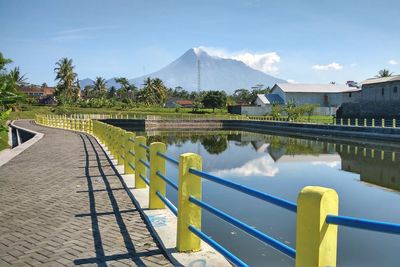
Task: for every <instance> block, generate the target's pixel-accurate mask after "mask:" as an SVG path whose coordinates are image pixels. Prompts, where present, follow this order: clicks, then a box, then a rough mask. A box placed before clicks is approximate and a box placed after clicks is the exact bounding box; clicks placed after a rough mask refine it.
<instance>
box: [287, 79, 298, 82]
mask: <svg viewBox="0 0 400 267" xmlns="http://www.w3.org/2000/svg"><path fill="white" fill-rule="evenodd" d="M287 82H288V83H297V82H296V81H295V80H292V79H288V80H287Z"/></svg>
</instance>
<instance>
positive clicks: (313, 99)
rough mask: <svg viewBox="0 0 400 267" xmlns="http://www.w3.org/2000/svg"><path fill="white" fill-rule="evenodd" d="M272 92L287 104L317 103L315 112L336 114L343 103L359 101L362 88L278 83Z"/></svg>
mask: <svg viewBox="0 0 400 267" xmlns="http://www.w3.org/2000/svg"><path fill="white" fill-rule="evenodd" d="M271 94H275V95H279V96H280V97H281V98H282V99H283V102H284V103H285V104H287V103H288V102H289V101H294V103H295V104H296V105H298V106H300V105H305V104H315V105H318V106H319V107H318V108H316V110H315V114H318V115H334V114H335V113H336V110H337V109H338V108H339V107H340V106H341V105H342V104H343V103H349V102H357V101H358V100H359V99H360V97H361V89H360V88H358V87H355V86H347V85H337V84H293V83H278V84H275V85H274V86H273V87H272V90H271Z"/></svg>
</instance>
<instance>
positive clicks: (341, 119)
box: [340, 118, 343, 126]
mask: <svg viewBox="0 0 400 267" xmlns="http://www.w3.org/2000/svg"><path fill="white" fill-rule="evenodd" d="M340 126H343V118H340Z"/></svg>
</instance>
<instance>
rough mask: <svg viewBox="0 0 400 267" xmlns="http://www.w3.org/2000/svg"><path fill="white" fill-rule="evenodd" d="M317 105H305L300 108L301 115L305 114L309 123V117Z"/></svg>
mask: <svg viewBox="0 0 400 267" xmlns="http://www.w3.org/2000/svg"><path fill="white" fill-rule="evenodd" d="M318 106H319V105H316V104H305V105H303V106H301V108H302V113H303V114H304V113H305V114H307V116H308V121H310V119H311V115H313V113H314V111H315V109H316V108H317V107H318Z"/></svg>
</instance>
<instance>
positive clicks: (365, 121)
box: [364, 118, 367, 127]
mask: <svg viewBox="0 0 400 267" xmlns="http://www.w3.org/2000/svg"><path fill="white" fill-rule="evenodd" d="M364 127H367V119H365V118H364Z"/></svg>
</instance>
